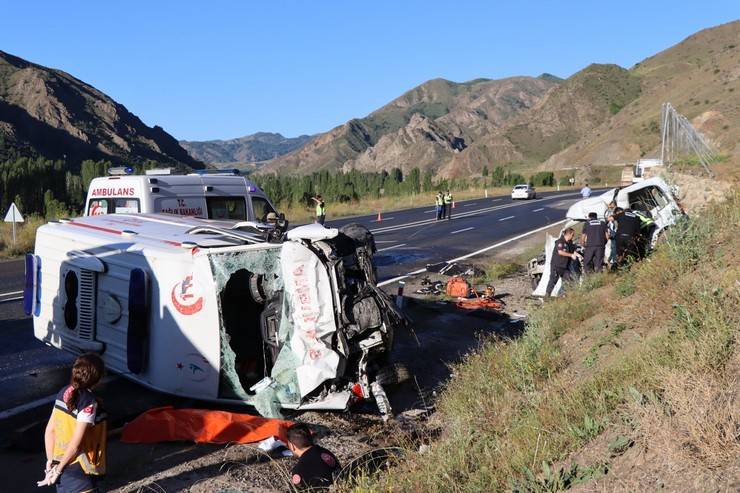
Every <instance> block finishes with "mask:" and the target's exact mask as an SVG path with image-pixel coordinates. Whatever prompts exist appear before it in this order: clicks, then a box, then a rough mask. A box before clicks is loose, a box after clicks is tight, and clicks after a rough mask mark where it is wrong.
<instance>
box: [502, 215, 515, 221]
mask: <svg viewBox="0 0 740 493" xmlns="http://www.w3.org/2000/svg"><path fill="white" fill-rule="evenodd" d="M515 217H516V216H508V217H502V218H501V219H499V221H506V220H508V219H514V218H515Z"/></svg>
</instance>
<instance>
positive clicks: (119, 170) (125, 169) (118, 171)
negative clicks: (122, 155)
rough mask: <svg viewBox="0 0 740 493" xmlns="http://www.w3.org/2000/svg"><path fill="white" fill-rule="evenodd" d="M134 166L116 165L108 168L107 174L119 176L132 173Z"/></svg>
mask: <svg viewBox="0 0 740 493" xmlns="http://www.w3.org/2000/svg"><path fill="white" fill-rule="evenodd" d="M133 174H134V168H132V167H131V166H116V167H115V168H108V175H110V176H120V175H133Z"/></svg>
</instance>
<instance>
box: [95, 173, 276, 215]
mask: <svg viewBox="0 0 740 493" xmlns="http://www.w3.org/2000/svg"><path fill="white" fill-rule="evenodd" d="M129 169H130V168H129ZM236 173H237V172H235V171H221V172H217V173H214V174H204V173H192V174H188V175H172V174H169V173H168V172H167V171H166V170H154V171H153V172H152V171H151V170H150V171H148V172H147V174H146V175H132V174H126V173H125V172H120V173H118V174H115V175H112V176H103V177H99V178H94V179H93V180H92V181H91V182H90V186H89V187H88V192H87V200H86V201H85V212H84V215H85V216H99V215H103V214H113V213H117V214H120V213H124V214H138V213H158V212H162V213H167V214H177V215H180V216H195V217H202V218H207V219H233V220H236V221H256V222H264V221H265V218H266V216H267V214H268V213H270V212H275V207H273V205H272V203H271V202H270V199H268V198H267V196H266V195H265V193H264V192H263V191H262V190H260V188H259V187H258V186H257V185H255V184H254V183H253V182H251V181H249V180H247V179H246V178H245V177H244V176H239V175H238V174H236Z"/></svg>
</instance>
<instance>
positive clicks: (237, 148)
mask: <svg viewBox="0 0 740 493" xmlns="http://www.w3.org/2000/svg"><path fill="white" fill-rule="evenodd" d="M310 139H311V136H309V135H301V136H300V137H293V138H288V137H283V136H282V135H280V134H278V133H268V132H258V133H256V134H252V135H247V136H245V137H239V138H238V139H229V140H205V141H188V140H181V141H180V145H181V146H182V147H184V148H185V150H186V151H188V153H189V154H190V155H191V156H192V157H193V158H195V159H197V160H198V161H203V162H204V163H209V164H230V163H255V162H259V161H267V160H268V159H274V158H276V157H278V156H282V155H283V154H287V153H289V152H291V151H293V150H295V149H298V148H299V147H301V146H302V145H303V144H305V143H306V142H308V141H309V140H310Z"/></svg>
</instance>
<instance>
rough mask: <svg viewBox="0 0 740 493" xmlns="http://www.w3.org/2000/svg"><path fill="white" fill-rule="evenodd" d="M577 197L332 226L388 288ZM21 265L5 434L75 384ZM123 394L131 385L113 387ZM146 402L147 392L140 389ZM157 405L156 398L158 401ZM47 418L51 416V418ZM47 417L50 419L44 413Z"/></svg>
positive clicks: (472, 203)
mask: <svg viewBox="0 0 740 493" xmlns="http://www.w3.org/2000/svg"><path fill="white" fill-rule="evenodd" d="M578 198H579V196H578V194H577V193H576V192H573V191H569V192H549V193H542V194H540V195H539V196H538V198H537V199H535V200H529V201H516V202H514V201H512V200H511V198H510V197H508V196H503V197H502V196H498V197H489V198H486V199H483V198H481V199H472V200H466V201H461V202H457V203H456V204H455V205H456V207H455V208H454V209H453V214H452V219H451V220H443V221H436V220H435V211H434V207H433V206H424V207H418V208H415V209H407V210H403V211H395V212H388V213H385V214H384V215H383V217H382V220H381V221H378V218H377V215H371V216H362V217H354V218H350V219H341V220H336V221H333V220H331V205H330V204H329V208H328V212H329V218H330V220H329V221H328V222H327V226H332V227H340V226H342V225H344V224H348V223H351V222H357V223H360V224H363V225H365V226H367V227H368V228H370V230H371V231H373V232H374V234H375V238H376V242H377V246H378V254H377V256H376V262H377V264H378V271H379V276H380V278H381V280H385V281H386V282H392V281H393V280H394V279H396V278H398V277H399V276H403V275H406V274H408V273H409V272H412V271H415V270H418V269H422V268H424V266H425V265H426V264H428V263H436V262H441V261H446V260H451V259H454V258H456V257H460V256H463V255H466V254H469V253H471V252H474V251H476V250H479V249H482V248H486V247H488V246H490V245H492V244H495V243H497V242H500V241H504V240H506V239H509V238H512V237H515V236H517V235H520V234H523V233H526V232H528V231H531V230H533V229H536V228H541V227H545V226H547V225H549V224H552V223H554V222H557V221H560V220H562V219H563V218H564V214H565V211H566V210H567V208H568V207H569V206H570V205H571V204H572V203H574V202H575V201H576V200H578ZM23 272H24V264H23V261H22V260H16V261H5V262H0V334H1V335H2V341H3V343H2V345H0V392H2V395H3V400H2V402H1V403H0V434H3V432H4V431H5V430H6V426H8V423H10V424H12V425H13V426H15V425H16V424H17V423H16V420H17V419H18V417H19V416H20V415H21V414H28V409H32V408H34V406H36V407H38V406H41V405H43V404H46V403H47V402H48V401H49V399H50V396H51V395H53V394H54V392H55V391H56V390H57V389H59V388H60V387H61V386H62V385H63V384H64V382H65V380H66V379H67V378H68V367H69V364H70V362H71V361H72V358H71V357H70V356H69V355H67V354H66V353H63V352H61V351H58V350H56V349H52V348H49V347H47V346H45V345H43V344H42V343H40V342H39V341H37V340H36V339H35V338H34V337H33V329H32V325H31V320H30V319H29V318H28V317H26V316H25V315H24V313H23V310H22V303H21V302H20V301H19V300H18V298H19V296H20V294H21V293H20V291H21V290H22V289H23V282H24V281H23V277H24V276H23ZM109 385H110V386H113V387H115V386H116V385H118V386H119V387H120V388H123V387H124V386H128V385H130V384H124V383H123V382H120V379H119V383H118V384H116V383H114V382H111V383H110V384H109ZM137 392H138V393H139V394H142V395H145V394H147V393H148V391H145V390H144V389H143V388H139V390H138V391H137ZM152 399H153V400H156V397H153V398H152ZM44 412H45V411H44ZM42 414H43V413H42Z"/></svg>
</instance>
